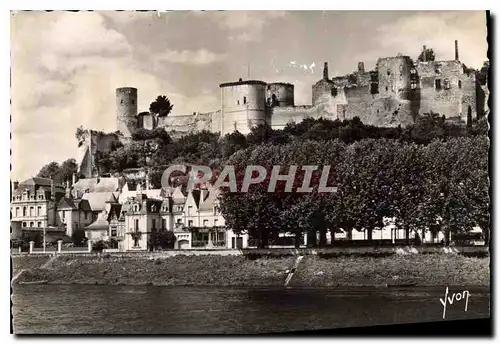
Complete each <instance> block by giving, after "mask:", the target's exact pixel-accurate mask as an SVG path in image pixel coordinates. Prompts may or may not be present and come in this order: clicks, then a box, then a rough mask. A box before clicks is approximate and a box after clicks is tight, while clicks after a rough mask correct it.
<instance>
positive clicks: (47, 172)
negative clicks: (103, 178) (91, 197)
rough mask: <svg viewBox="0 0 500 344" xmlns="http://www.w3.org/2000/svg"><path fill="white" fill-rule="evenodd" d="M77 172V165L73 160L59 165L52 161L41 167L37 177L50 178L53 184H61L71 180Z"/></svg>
mask: <svg viewBox="0 0 500 344" xmlns="http://www.w3.org/2000/svg"><path fill="white" fill-rule="evenodd" d="M77 172H78V165H77V163H76V160H75V159H67V160H65V161H63V162H62V164H61V165H59V164H58V163H57V162H55V161H52V162H50V163H48V164H47V165H45V166H43V167H42V168H41V169H40V171H39V172H38V174H37V177H41V178H51V179H53V180H54V183H55V184H62V183H64V182H66V181H69V180H71V179H72V177H73V174H74V173H77Z"/></svg>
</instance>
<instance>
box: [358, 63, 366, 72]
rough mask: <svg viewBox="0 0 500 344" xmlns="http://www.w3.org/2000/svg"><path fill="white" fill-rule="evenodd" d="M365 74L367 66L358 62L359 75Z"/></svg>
mask: <svg viewBox="0 0 500 344" xmlns="http://www.w3.org/2000/svg"><path fill="white" fill-rule="evenodd" d="M364 72H365V64H364V62H358V73H360V74H362V73H364Z"/></svg>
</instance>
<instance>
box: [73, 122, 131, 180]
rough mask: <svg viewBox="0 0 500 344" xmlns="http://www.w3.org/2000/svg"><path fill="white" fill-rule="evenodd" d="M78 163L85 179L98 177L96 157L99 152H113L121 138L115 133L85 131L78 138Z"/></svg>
mask: <svg viewBox="0 0 500 344" xmlns="http://www.w3.org/2000/svg"><path fill="white" fill-rule="evenodd" d="M77 140H78V157H77V163H78V166H79V172H80V173H81V174H83V175H84V176H85V178H91V177H96V176H97V171H96V169H95V156H96V153H97V152H103V153H108V152H110V151H112V150H113V149H114V148H115V147H116V145H117V144H118V143H120V142H121V137H120V136H119V135H117V134H115V133H102V132H97V131H94V130H85V131H84V132H83V133H82V134H81V135H80V136H79V137H78V138H77Z"/></svg>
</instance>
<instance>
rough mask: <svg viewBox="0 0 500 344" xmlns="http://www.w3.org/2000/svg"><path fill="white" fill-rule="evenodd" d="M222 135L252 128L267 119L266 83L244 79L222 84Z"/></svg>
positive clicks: (248, 131)
mask: <svg viewBox="0 0 500 344" xmlns="http://www.w3.org/2000/svg"><path fill="white" fill-rule="evenodd" d="M219 87H220V89H221V115H222V119H221V127H220V132H221V135H225V134H227V133H232V132H234V131H236V130H237V131H239V132H240V133H242V134H245V135H246V134H248V133H250V129H251V128H252V127H253V126H256V125H258V124H264V123H266V121H267V116H266V83H265V82H263V81H259V80H242V79H240V80H239V81H237V82H228V83H224V84H221V85H220V86H219Z"/></svg>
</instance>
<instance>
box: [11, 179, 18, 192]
mask: <svg viewBox="0 0 500 344" xmlns="http://www.w3.org/2000/svg"><path fill="white" fill-rule="evenodd" d="M12 187H13V190H12V191H15V190H17V188H18V187H19V181H17V180H16V181H15V182H14V183H12Z"/></svg>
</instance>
